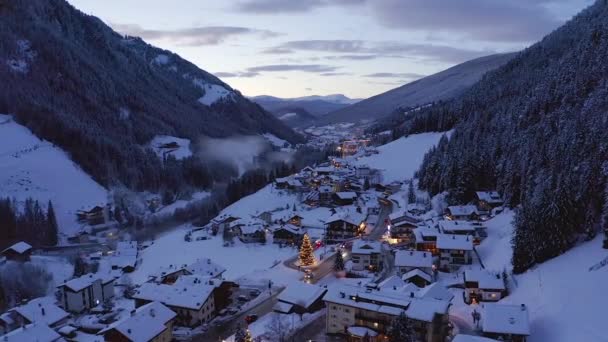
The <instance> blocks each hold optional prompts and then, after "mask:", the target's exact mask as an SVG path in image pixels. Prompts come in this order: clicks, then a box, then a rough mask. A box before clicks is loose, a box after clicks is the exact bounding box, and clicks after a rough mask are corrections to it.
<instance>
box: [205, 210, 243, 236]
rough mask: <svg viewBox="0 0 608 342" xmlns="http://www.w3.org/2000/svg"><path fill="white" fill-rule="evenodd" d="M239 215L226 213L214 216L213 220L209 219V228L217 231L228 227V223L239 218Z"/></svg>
mask: <svg viewBox="0 0 608 342" xmlns="http://www.w3.org/2000/svg"><path fill="white" fill-rule="evenodd" d="M240 219H241V218H240V217H237V216H233V215H228V214H223V215H220V216H218V217H216V218H214V219H213V220H211V229H212V230H213V231H214V232H215V233H217V232H218V231H222V230H224V229H226V228H229V227H230V225H231V224H232V223H233V222H234V221H237V220H240Z"/></svg>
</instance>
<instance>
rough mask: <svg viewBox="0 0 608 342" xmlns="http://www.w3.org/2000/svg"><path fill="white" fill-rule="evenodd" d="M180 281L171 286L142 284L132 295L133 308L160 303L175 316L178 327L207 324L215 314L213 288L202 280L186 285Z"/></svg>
mask: <svg viewBox="0 0 608 342" xmlns="http://www.w3.org/2000/svg"><path fill="white" fill-rule="evenodd" d="M186 277H187V276H186ZM180 279H181V277H180V278H178V280H177V281H176V283H175V284H173V285H167V284H156V283H144V284H142V285H141V286H140V287H139V288H138V289H137V291H136V292H135V294H134V295H133V298H134V299H135V306H136V307H141V306H143V305H145V304H148V303H150V302H160V303H162V304H164V305H166V306H167V307H169V308H170V309H171V310H173V311H174V312H175V313H176V314H177V318H176V322H175V323H176V324H179V325H184V326H189V327H193V326H197V325H200V324H204V323H207V322H209V321H210V320H211V319H213V317H215V312H216V310H215V299H214V296H213V291H214V289H215V286H214V285H209V284H208V283H207V282H206V281H205V280H204V279H202V278H200V280H199V281H195V282H189V283H187V284H186V282H185V281H183V282H180Z"/></svg>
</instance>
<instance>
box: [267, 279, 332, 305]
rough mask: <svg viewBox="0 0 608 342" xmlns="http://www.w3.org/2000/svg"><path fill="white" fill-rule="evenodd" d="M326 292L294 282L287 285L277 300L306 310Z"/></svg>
mask: <svg viewBox="0 0 608 342" xmlns="http://www.w3.org/2000/svg"><path fill="white" fill-rule="evenodd" d="M325 292H327V290H326V289H324V288H322V287H320V286H317V285H311V284H307V283H303V282H294V283H291V284H289V286H287V288H286V289H285V290H283V292H281V294H279V296H278V297H277V299H278V300H279V301H281V302H285V303H289V304H292V305H301V306H303V307H304V308H308V307H309V306H311V305H312V304H313V303H314V302H315V301H317V300H318V299H319V298H321V297H323V295H324V294H325Z"/></svg>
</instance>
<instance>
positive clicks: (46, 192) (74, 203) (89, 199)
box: [0, 115, 107, 239]
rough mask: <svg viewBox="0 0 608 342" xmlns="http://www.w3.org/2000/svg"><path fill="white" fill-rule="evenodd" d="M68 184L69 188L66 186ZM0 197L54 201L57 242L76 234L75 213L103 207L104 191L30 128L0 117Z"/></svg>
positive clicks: (62, 152) (61, 152)
mask: <svg viewBox="0 0 608 342" xmlns="http://www.w3.org/2000/svg"><path fill="white" fill-rule="evenodd" d="M66 184H69V186H66ZM0 196H1V197H7V196H8V197H11V198H15V199H17V200H18V201H23V200H25V199H26V198H28V197H32V198H34V199H37V200H39V201H40V202H41V203H42V205H43V206H44V207H46V204H47V202H48V201H49V200H51V201H52V202H53V206H54V209H55V213H56V215H57V222H58V224H59V230H60V233H62V234H64V235H63V236H62V235H61V234H60V239H62V238H63V237H65V235H71V234H73V233H75V232H77V231H78V230H79V228H80V224H79V223H78V222H77V221H76V211H78V210H79V209H91V208H92V207H94V206H96V205H105V203H106V201H107V191H106V189H104V188H103V187H102V186H101V185H99V184H97V183H96V182H95V181H94V180H93V179H92V178H91V177H90V176H89V175H87V174H86V173H85V172H84V171H82V169H80V167H79V166H78V165H76V164H75V163H74V162H72V160H71V159H70V157H69V156H68V155H67V154H66V153H65V152H64V151H63V150H61V149H59V148H58V147H55V146H54V145H53V144H51V143H50V142H48V141H44V140H40V139H38V138H37V137H36V136H35V135H34V134H33V133H32V132H31V131H30V130H29V129H27V128H26V127H24V126H21V125H19V124H17V123H16V122H14V121H13V120H12V118H11V117H10V116H8V115H0Z"/></svg>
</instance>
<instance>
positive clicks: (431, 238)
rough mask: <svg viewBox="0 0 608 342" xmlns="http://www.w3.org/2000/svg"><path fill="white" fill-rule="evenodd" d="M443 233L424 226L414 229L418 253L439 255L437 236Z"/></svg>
mask: <svg viewBox="0 0 608 342" xmlns="http://www.w3.org/2000/svg"><path fill="white" fill-rule="evenodd" d="M440 234H441V233H439V231H437V229H434V228H431V227H427V226H422V227H418V228H416V229H414V245H415V247H416V250H417V251H426V252H431V253H432V254H433V255H439V250H438V249H437V236H439V235H440Z"/></svg>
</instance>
